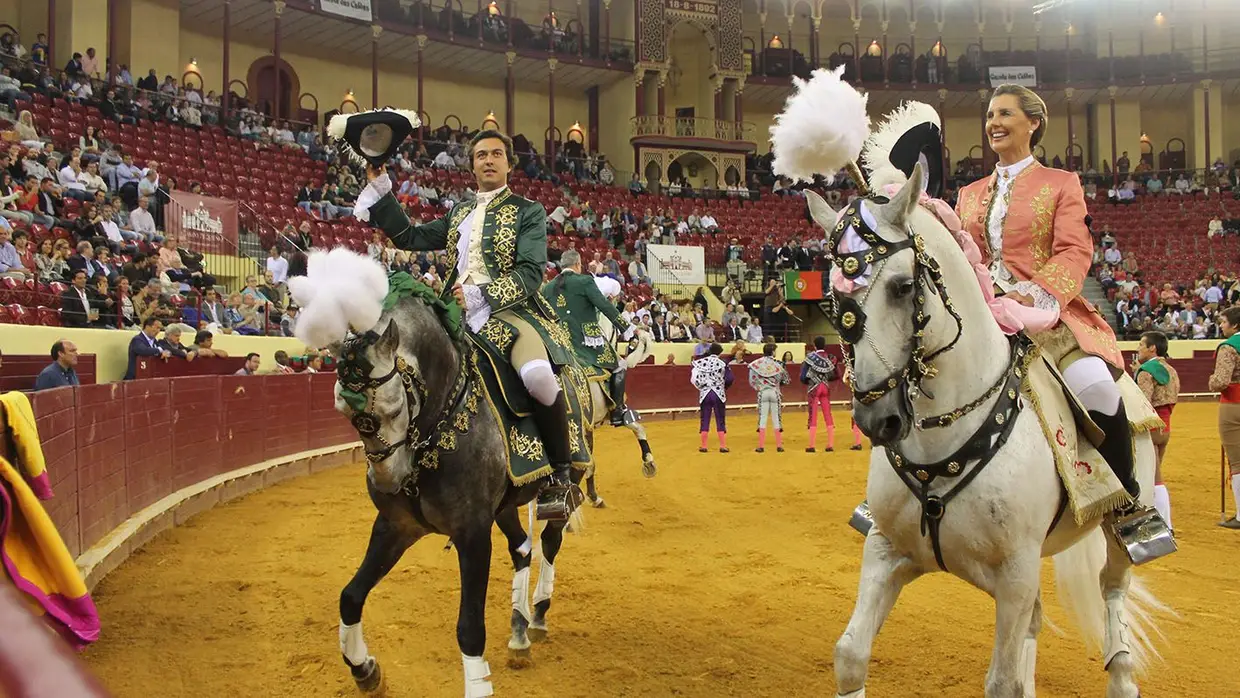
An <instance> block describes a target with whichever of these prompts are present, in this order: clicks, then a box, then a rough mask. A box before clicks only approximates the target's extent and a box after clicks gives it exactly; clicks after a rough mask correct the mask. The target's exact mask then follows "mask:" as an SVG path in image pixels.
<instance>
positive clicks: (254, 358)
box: [233, 352, 258, 376]
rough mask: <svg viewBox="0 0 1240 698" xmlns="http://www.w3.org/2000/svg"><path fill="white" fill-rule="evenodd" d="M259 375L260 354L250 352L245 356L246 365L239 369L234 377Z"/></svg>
mask: <svg viewBox="0 0 1240 698" xmlns="http://www.w3.org/2000/svg"><path fill="white" fill-rule="evenodd" d="M256 373H258V354H255V353H254V352H250V353H249V354H246V355H245V365H244V366H242V367H241V368H239V369H237V372H236V373H234V374H233V375H234V376H252V375H254V374H256Z"/></svg>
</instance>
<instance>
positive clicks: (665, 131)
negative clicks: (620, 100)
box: [629, 115, 756, 152]
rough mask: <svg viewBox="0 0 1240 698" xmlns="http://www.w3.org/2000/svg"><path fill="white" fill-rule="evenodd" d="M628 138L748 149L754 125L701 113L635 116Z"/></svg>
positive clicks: (663, 143)
mask: <svg viewBox="0 0 1240 698" xmlns="http://www.w3.org/2000/svg"><path fill="white" fill-rule="evenodd" d="M629 123H630V134H631V136H632V138H631V139H630V141H631V142H632V143H633V145H638V146H643V145H644V146H663V147H667V146H671V147H687V148H696V149H699V150H719V151H728V152H749V151H752V150H753V149H754V142H753V135H754V132H755V130H756V129H755V127H754V124H753V123H752V122H749V121H742V122H736V121H724V120H721V119H707V118H704V117H685V116H657V115H651V116H635V117H633V118H632V120H631V121H630V122H629Z"/></svg>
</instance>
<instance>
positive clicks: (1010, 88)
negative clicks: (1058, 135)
mask: <svg viewBox="0 0 1240 698" xmlns="http://www.w3.org/2000/svg"><path fill="white" fill-rule="evenodd" d="M1002 95H1012V96H1013V97H1015V98H1016V101H1017V103H1019V104H1020V110H1021V111H1023V112H1024V113H1025V116H1027V117H1029V118H1030V119H1037V120H1038V127H1037V128H1035V129H1034V130H1033V136H1032V137H1030V139H1029V147H1030V148H1033V147H1036V146H1037V145H1038V143H1040V142H1041V141H1042V137H1043V136H1045V135H1046V123H1047V121H1049V120H1050V119H1049V117H1047V115H1046V102H1043V101H1042V98H1041V97H1039V96H1038V93H1036V92H1034V91H1033V90H1031V89H1029V88H1028V87H1025V86H1023V85H1013V84H1010V83H1009V84H1004V85H1000V86H998V87H996V88H995V91H994V93H993V94H991V95H990V98H991V99H992V100H993V99H994V98H995V97H1000V96H1002Z"/></svg>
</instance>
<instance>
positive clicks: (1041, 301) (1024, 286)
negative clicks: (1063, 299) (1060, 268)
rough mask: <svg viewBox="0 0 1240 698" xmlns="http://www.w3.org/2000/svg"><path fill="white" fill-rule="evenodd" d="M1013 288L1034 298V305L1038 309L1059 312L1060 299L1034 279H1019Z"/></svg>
mask: <svg viewBox="0 0 1240 698" xmlns="http://www.w3.org/2000/svg"><path fill="white" fill-rule="evenodd" d="M1012 290H1014V291H1016V292H1017V293H1020V294H1022V295H1026V296H1029V297H1030V298H1032V299H1033V307H1035V308H1037V309H1038V310H1046V311H1051V312H1054V313H1059V300H1058V299H1056V298H1055V296H1053V295H1051V292H1050V291H1047V290H1046V289H1044V288H1042V287H1041V286H1039V285H1038V284H1037V283H1035V282H1033V281H1017V282H1016V284H1015V285H1014V286H1013V289H1012Z"/></svg>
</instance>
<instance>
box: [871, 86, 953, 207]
mask: <svg viewBox="0 0 1240 698" xmlns="http://www.w3.org/2000/svg"><path fill="white" fill-rule="evenodd" d="M926 122H930V123H932V124H934V125H935V126H938V127H939V128H942V124H941V123H940V122H939V112H938V110H937V109H935V108H934V107H932V106H930V105H929V104H926V103H924V102H904V103H903V104H901V105H900V106H899V107H896V109H895V111H893V112H891V113H890V114H888V115H887V117H886V118H885V119H883V123H882V124H881V125H879V127H878V128H877V129H875V131H874V133H871V134H870V137H869V138H868V139H867V140H866V142H865V147H864V148H863V149H862V151H861V158H862V159H863V160H865V169H866V173H867V174H868V175H869V176H870V186H872V187H874V188H875V189H879V190H881V189H882V188H883V187H884V186H887V185H889V184H897V185H903V184H904V183H905V182H907V181H908V177H907V176H906V175H905V174H904V172H903V171H902V170H900V168H898V167H896V166H895V165H894V164H892V162H891V149H892V148H894V147H895V145H896V141H898V140H900V137H901V136H903V135H904V134H905V133H906V132H908V130H909V129H910V128H913V127H914V126H917V125H918V124H924V123H926Z"/></svg>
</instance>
